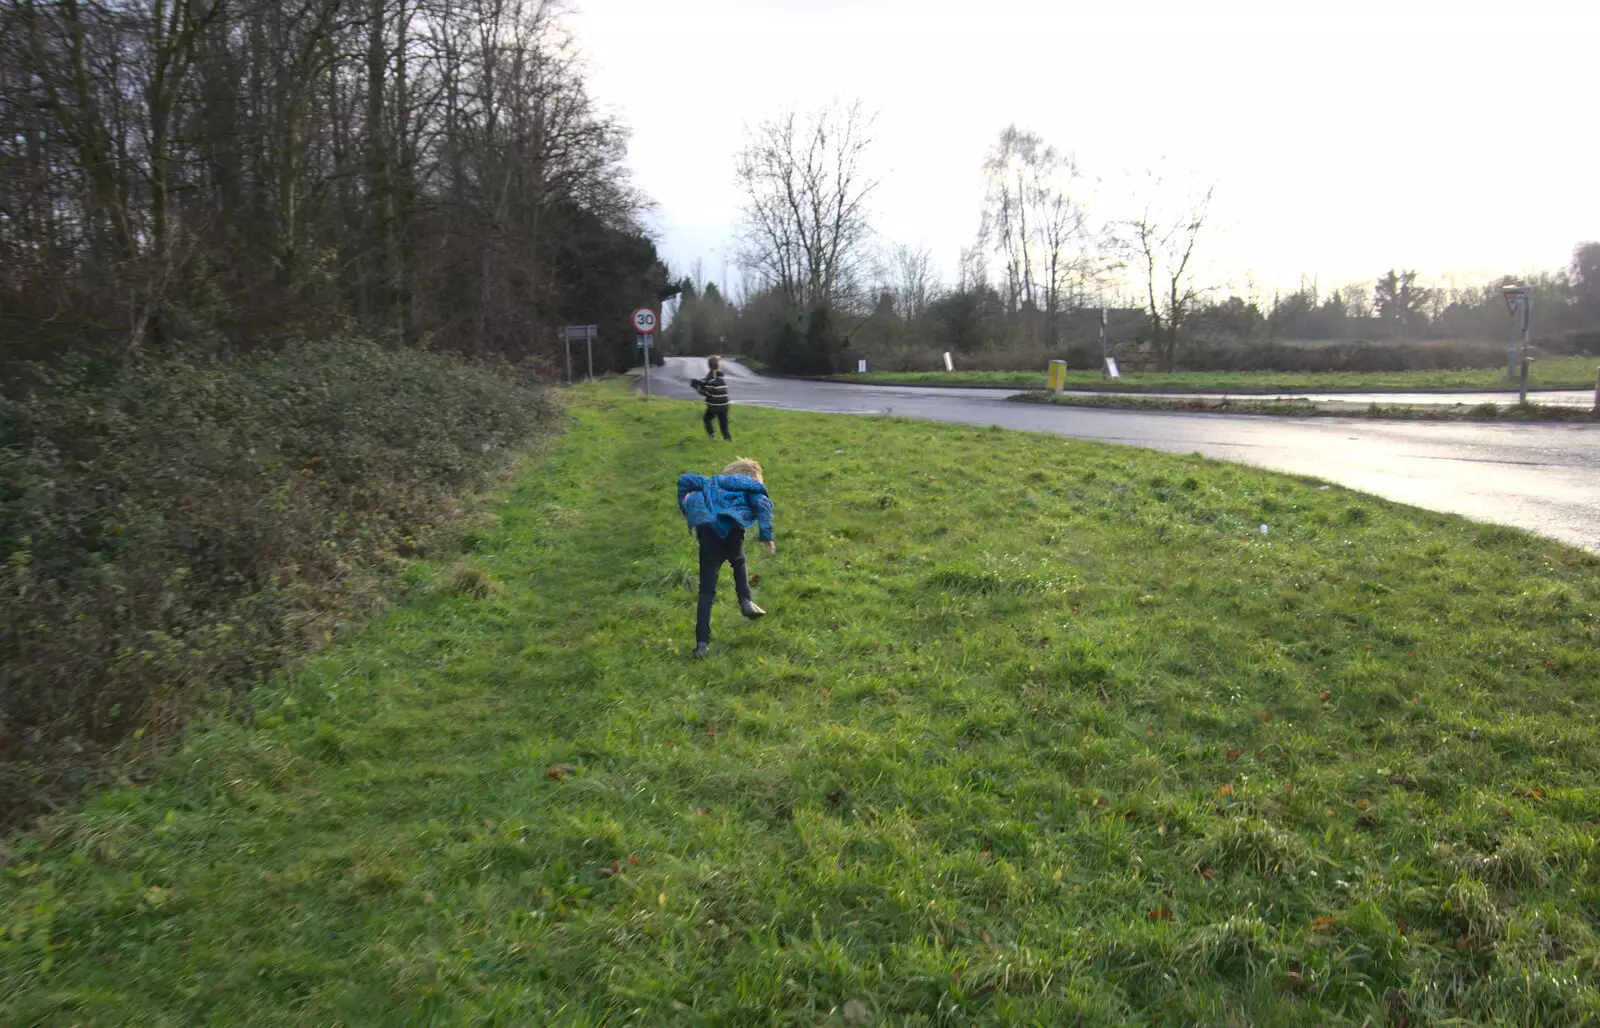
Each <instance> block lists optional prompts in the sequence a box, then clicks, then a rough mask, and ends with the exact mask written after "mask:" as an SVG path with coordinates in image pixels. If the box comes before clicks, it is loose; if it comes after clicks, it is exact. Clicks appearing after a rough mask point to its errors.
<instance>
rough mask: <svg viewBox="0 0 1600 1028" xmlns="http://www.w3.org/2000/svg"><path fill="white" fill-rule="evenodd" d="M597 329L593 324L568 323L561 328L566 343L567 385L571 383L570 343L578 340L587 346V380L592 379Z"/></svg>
mask: <svg viewBox="0 0 1600 1028" xmlns="http://www.w3.org/2000/svg"><path fill="white" fill-rule="evenodd" d="M598 331H599V330H598V329H597V328H596V327H595V326H594V325H568V326H566V327H565V328H563V329H562V330H561V337H562V339H564V340H565V341H566V344H567V385H571V384H572V344H573V343H574V342H576V341H578V340H582V341H583V342H584V343H585V344H587V345H588V347H589V381H591V382H593V381H594V338H595V335H596V334H597V333H598Z"/></svg>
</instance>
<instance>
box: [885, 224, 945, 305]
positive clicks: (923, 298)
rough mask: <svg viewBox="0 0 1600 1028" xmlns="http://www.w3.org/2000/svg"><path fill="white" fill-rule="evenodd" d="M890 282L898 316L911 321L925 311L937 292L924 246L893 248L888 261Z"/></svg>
mask: <svg viewBox="0 0 1600 1028" xmlns="http://www.w3.org/2000/svg"><path fill="white" fill-rule="evenodd" d="M889 264H890V280H891V282H892V283H893V285H892V289H893V292H894V295H895V301H896V303H897V304H898V305H899V308H900V316H901V317H902V318H904V319H905V320H906V321H913V320H915V319H916V318H918V317H919V316H921V314H922V312H923V311H925V310H927V309H928V304H929V303H931V302H932V301H933V296H934V291H935V290H936V289H937V288H938V283H937V281H936V280H935V276H934V270H933V255H932V254H930V253H929V252H928V248H927V247H925V246H917V247H912V246H907V245H906V244H904V243H901V244H899V245H897V246H896V247H895V248H894V251H893V252H892V253H891V254H890V257H889Z"/></svg>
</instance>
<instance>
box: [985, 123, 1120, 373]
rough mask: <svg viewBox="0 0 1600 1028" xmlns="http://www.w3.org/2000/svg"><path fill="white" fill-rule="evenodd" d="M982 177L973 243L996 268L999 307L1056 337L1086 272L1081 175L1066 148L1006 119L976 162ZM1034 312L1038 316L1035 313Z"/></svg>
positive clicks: (1030, 330) (1088, 239) (1049, 342)
mask: <svg viewBox="0 0 1600 1028" xmlns="http://www.w3.org/2000/svg"><path fill="white" fill-rule="evenodd" d="M983 171H984V177H985V179H986V181H987V183H988V185H987V192H986V195H985V207H984V213H983V219H982V222H981V224H980V228H979V247H980V249H987V250H989V251H990V252H992V253H994V254H995V256H997V257H998V258H999V260H1000V263H1001V266H1002V268H1003V270H1004V281H1005V301H1006V307H1007V310H1008V311H1010V312H1011V313H1012V314H1013V315H1015V316H1016V317H1017V318H1018V319H1020V323H1021V326H1022V331H1023V333H1024V334H1025V335H1026V336H1028V337H1030V338H1039V333H1040V330H1041V329H1042V339H1041V341H1042V342H1044V344H1045V345H1046V346H1055V345H1057V344H1058V343H1059V342H1060V338H1059V337H1060V331H1059V325H1060V315H1061V314H1062V313H1063V312H1064V311H1065V310H1067V309H1069V308H1070V307H1072V306H1074V305H1075V303H1076V301H1077V299H1078V295H1079V294H1080V293H1081V292H1082V291H1083V288H1084V287H1085V286H1086V285H1087V284H1088V282H1089V280H1090V279H1091V278H1092V277H1093V273H1094V270H1095V262H1094V260H1093V259H1092V258H1093V254H1092V250H1093V249H1094V248H1095V246H1096V243H1097V241H1096V240H1095V239H1094V237H1093V236H1092V235H1091V233H1090V230H1089V219H1088V212H1087V208H1086V206H1085V204H1084V202H1083V199H1082V197H1081V192H1082V190H1081V184H1082V180H1081V177H1080V175H1079V172H1078V165H1077V161H1076V160H1075V159H1074V158H1073V156H1072V154H1070V153H1067V152H1065V151H1062V150H1058V149H1057V148H1056V147H1054V146H1051V145H1049V144H1047V143H1046V142H1045V141H1044V140H1043V139H1041V138H1040V137H1039V136H1037V135H1035V134H1034V133H1032V132H1027V131H1024V130H1022V129H1019V128H1018V127H1017V126H1015V125H1010V126H1007V127H1006V128H1005V129H1004V130H1003V131H1002V132H1001V133H1000V138H999V140H998V141H997V142H996V144H995V146H994V148H993V149H992V150H990V152H989V155H988V157H987V158H986V159H985V160H984V164H983ZM1041 315H1042V317H1041Z"/></svg>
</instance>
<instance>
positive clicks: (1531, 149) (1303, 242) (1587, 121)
mask: <svg viewBox="0 0 1600 1028" xmlns="http://www.w3.org/2000/svg"><path fill="white" fill-rule="evenodd" d="M577 2H578V3H579V4H580V6H579V7H578V8H577V10H576V13H574V14H573V15H572V16H571V18H570V19H569V25H570V27H571V28H572V30H573V31H574V33H575V35H576V36H577V39H578V41H579V44H580V46H581V48H582V50H583V52H584V54H585V55H586V59H587V62H588V67H589V82H590V87H591V89H592V91H593V92H594V94H595V96H596V98H597V99H598V100H599V101H601V103H602V104H604V105H605V106H606V107H607V108H608V109H610V110H611V111H613V112H614V113H616V114H617V115H618V116H619V117H620V118H621V119H622V120H623V121H624V122H625V123H626V124H627V125H628V126H630V128H631V130H632V133H633V136H632V143H631V146H630V157H629V160H630V164H631V166H632V169H633V172H634V176H635V180H636V182H637V184H638V185H639V186H640V187H641V188H642V189H643V190H644V191H645V192H646V193H647V194H648V195H649V196H650V197H652V198H653V199H654V200H655V201H656V202H657V203H658V204H659V211H658V213H657V216H656V218H655V223H656V224H655V227H656V229H657V231H658V234H659V240H660V244H661V249H662V251H663V254H664V256H665V257H666V259H667V261H668V263H669V264H670V265H671V266H672V267H673V269H674V270H675V271H686V270H688V269H689V268H690V266H691V265H692V263H693V262H694V261H695V260H696V259H697V258H698V259H701V260H703V261H704V266H705V270H706V273H707V274H708V275H709V276H710V277H711V278H713V279H716V278H720V277H722V274H723V263H724V258H725V254H726V253H727V250H728V248H729V247H730V246H731V245H732V243H733V237H734V233H735V229H736V224H737V216H738V207H739V193H738V187H737V184H736V182H735V181H734V177H733V168H734V157H735V154H736V153H737V152H738V150H739V147H740V144H741V141H742V139H743V133H744V128H745V126H746V125H753V124H755V123H757V122H759V121H760V120H762V119H763V118H767V117H770V116H772V115H774V114H776V113H778V112H780V111H781V110H783V109H784V107H785V106H788V105H793V106H796V107H798V108H802V109H804V108H811V107H816V106H818V105H821V104H825V103H827V102H828V101H829V100H831V99H834V98H842V99H845V100H853V99H860V100H861V101H862V102H863V104H864V106H865V107H866V108H868V109H869V110H871V111H875V112H876V114H877V121H876V125H875V130H874V133H873V139H874V144H873V149H872V164H873V168H874V172H875V175H876V177H878V178H879V179H880V180H881V185H880V186H879V187H878V190H877V192H876V193H875V194H874V197H873V204H872V205H873V209H874V211H875V215H876V216H875V218H874V224H875V226H876V227H877V229H878V231H879V233H880V235H881V237H882V238H883V239H885V240H887V241H890V242H901V243H911V244H921V245H926V246H927V247H928V248H929V249H930V250H931V251H932V253H933V255H934V258H935V260H936V261H937V262H938V264H939V266H940V268H941V270H942V272H943V273H944V274H945V276H946V277H947V278H948V277H953V276H954V272H955V267H956V259H957V255H958V253H959V251H960V248H961V247H962V246H965V245H969V244H970V243H971V241H972V238H973V235H974V233H975V230H976V228H977V225H978V217H979V213H980V210H981V206H982V199H983V183H982V180H981V175H980V172H979V164H980V162H981V161H982V160H983V156H984V153H985V151H986V150H987V149H988V148H989V147H990V146H991V145H992V143H993V141H994V139H995V138H996V136H997V135H998V134H999V132H1000V130H1001V129H1002V128H1004V127H1005V126H1006V125H1007V124H1009V123H1011V122H1016V123H1017V124H1018V125H1019V126H1020V127H1022V128H1025V129H1029V130H1031V131H1033V132H1035V133H1038V134H1039V135H1040V136H1042V137H1044V138H1045V139H1046V140H1047V141H1048V142H1050V143H1053V144H1055V145H1056V146H1057V147H1059V148H1061V149H1065V150H1070V151H1072V152H1074V153H1075V154H1076V155H1077V158H1078V162H1079V166H1080V167H1081V168H1082V169H1083V170H1084V171H1085V172H1086V173H1087V174H1088V175H1089V176H1090V178H1091V179H1093V178H1099V179H1101V180H1102V187H1101V195H1100V198H1099V200H1098V201H1097V204H1096V209H1095V211H1094V213H1095V214H1097V215H1098V216H1099V217H1101V218H1114V217H1116V216H1118V215H1119V214H1122V213H1125V201H1124V200H1121V199H1119V197H1118V194H1119V193H1121V192H1123V191H1125V189H1126V182H1127V181H1128V179H1127V175H1128V173H1130V172H1140V171H1143V170H1144V169H1146V168H1149V167H1153V166H1156V165H1157V164H1159V163H1161V162H1165V165H1166V166H1167V167H1168V168H1170V169H1174V173H1175V174H1176V175H1178V176H1184V175H1187V176H1192V177H1194V178H1197V179H1200V180H1204V181H1212V180H1214V181H1215V182H1216V184H1217V200H1216V206H1215V210H1216V215H1217V216H1216V218H1215V222H1216V225H1217V228H1218V231H1217V233H1216V234H1215V235H1214V236H1213V237H1212V239H1211V240H1209V243H1208V250H1207V253H1208V256H1209V258H1210V261H1209V263H1208V268H1207V272H1206V273H1207V275H1209V276H1210V277H1211V279H1212V280H1213V281H1212V282H1211V283H1209V284H1212V285H1216V286H1221V287H1225V288H1232V289H1233V290H1235V291H1238V292H1241V293H1244V292H1246V291H1247V290H1248V289H1249V288H1250V285H1251V283H1252V281H1253V283H1254V288H1255V290H1256V292H1257V293H1258V294H1260V295H1263V296H1266V297H1270V295H1271V293H1272V291H1273V289H1274V288H1277V287H1282V286H1287V287H1288V288H1291V289H1292V288H1293V287H1294V286H1295V285H1297V284H1298V282H1299V281H1300V278H1301V276H1302V275H1305V276H1307V277H1308V278H1309V277H1311V276H1316V278H1317V280H1318V281H1319V282H1320V284H1321V285H1322V286H1323V287H1324V289H1327V288H1329V287H1331V286H1333V285H1337V284H1339V283H1342V282H1346V281H1362V282H1368V283H1370V282H1371V280H1372V279H1373V278H1375V277H1376V276H1377V275H1378V274H1380V273H1381V272H1382V271H1384V270H1385V269H1387V268H1389V267H1402V268H1416V269H1418V270H1420V271H1421V272H1422V273H1423V274H1424V275H1425V276H1426V277H1428V278H1429V279H1430V280H1431V281H1433V282H1436V283H1448V282H1449V281H1450V279H1451V277H1452V276H1454V277H1455V278H1456V280H1458V281H1462V282H1464V281H1465V280H1468V279H1476V278H1480V277H1488V276H1490V275H1494V274H1501V273H1504V272H1505V271H1518V272H1521V271H1526V270H1529V269H1533V268H1555V267H1561V266H1565V265H1566V263H1567V261H1568V259H1569V257H1570V254H1571V250H1572V247H1573V245H1574V244H1575V243H1577V242H1579V241H1580V240H1585V239H1597V238H1600V185H1597V183H1600V127H1597V126H1600V87H1597V85H1596V82H1597V80H1596V78H1595V74H1596V67H1597V60H1600V50H1597V47H1600V0H1518V2H1516V3H1503V4H1502V3H1488V2H1484V0H1387V2H1371V0H1344V2H1334V0H1319V2H1315V3H1312V2H1294V0H1274V2H1243V0H1184V2H1179V0H1118V2H1113V3H1107V2H1099V3H1095V4H1086V3H1068V2H1051V0H971V2H965V3H955V2H945V0H920V2H914V0H904V2H903V0H676V2H663V0H577ZM1119 208H1123V209H1119ZM727 277H728V280H729V281H732V280H733V279H735V278H736V277H737V273H736V271H735V269H734V268H733V267H732V266H731V265H730V266H729V267H728V270H727Z"/></svg>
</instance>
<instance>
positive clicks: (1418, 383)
mask: <svg viewBox="0 0 1600 1028" xmlns="http://www.w3.org/2000/svg"><path fill="white" fill-rule="evenodd" d="M1597 364H1600V358H1596V357H1592V356H1579V357H1557V358H1553V359H1551V360H1547V361H1541V362H1539V363H1537V364H1535V365H1534V366H1533V371H1532V372H1531V373H1530V375H1529V377H1528V384H1529V386H1530V387H1531V388H1535V389H1589V388H1593V387H1594V383H1595V369H1596V365H1597ZM832 379H833V380H834V381H839V382H861V383H865V384H868V385H919V386H967V387H971V388H991V389H1043V388H1045V385H1046V382H1045V371H1044V369H1042V368H1041V369H1040V370H1038V371H869V372H867V373H866V374H864V375H853V374H852V375H834V376H832ZM1067 388H1068V389H1080V390H1081V389H1092V390H1096V391H1099V392H1108V393H1116V392H1123V393H1128V392H1154V393H1159V392H1218V393H1223V392H1226V393H1277V392H1291V391H1292V392H1312V393H1315V392H1324V393H1333V392H1367V393H1377V392H1429V391H1433V392H1446V391H1452V390H1471V391H1476V390H1482V391H1500V392H1504V391H1506V390H1508V389H1514V388H1516V386H1515V384H1514V383H1509V382H1507V381H1506V377H1505V369H1504V367H1499V368H1471V369H1463V370H1458V371H1321V372H1280V371H1170V372H1159V371H1134V372H1127V373H1124V374H1123V376H1122V377H1121V378H1120V379H1117V380H1116V381H1108V380H1106V379H1103V378H1101V377H1100V372H1099V371H1082V370H1069V371H1068V372H1067Z"/></svg>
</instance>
